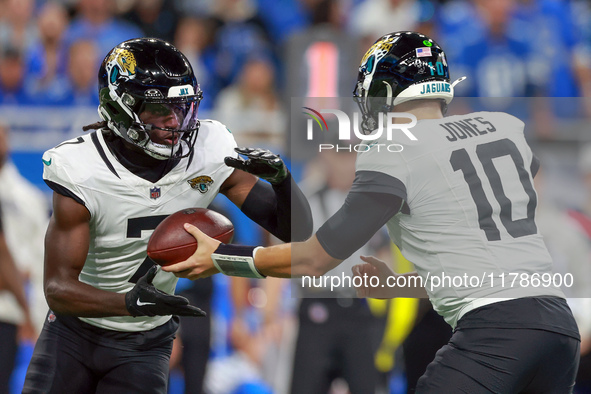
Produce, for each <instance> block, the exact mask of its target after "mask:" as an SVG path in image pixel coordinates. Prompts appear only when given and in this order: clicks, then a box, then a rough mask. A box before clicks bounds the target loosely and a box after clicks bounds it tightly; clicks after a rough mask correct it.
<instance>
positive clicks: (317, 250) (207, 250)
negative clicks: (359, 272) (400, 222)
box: [162, 223, 342, 280]
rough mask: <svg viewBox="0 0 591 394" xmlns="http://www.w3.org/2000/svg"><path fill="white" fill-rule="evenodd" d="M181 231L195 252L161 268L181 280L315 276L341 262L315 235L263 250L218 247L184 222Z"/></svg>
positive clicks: (224, 245) (215, 242)
mask: <svg viewBox="0 0 591 394" xmlns="http://www.w3.org/2000/svg"><path fill="white" fill-rule="evenodd" d="M185 229H186V230H187V231H188V232H189V233H190V234H191V235H193V236H194V237H195V239H196V240H197V245H198V247H197V250H196V251H195V253H194V254H193V255H192V256H191V257H189V258H188V259H187V260H185V261H182V262H180V263H177V264H172V265H168V266H165V267H162V270H163V271H167V272H173V273H174V274H175V275H176V276H178V277H182V278H189V279H192V280H194V279H199V278H205V277H208V276H211V275H213V274H216V273H218V272H222V273H224V274H226V275H230V276H243V277H249V278H264V277H266V276H273V277H278V278H289V277H295V276H302V275H313V276H317V275H322V274H324V273H326V272H327V271H328V270H330V269H332V268H334V267H336V266H337V265H338V264H339V263H340V262H341V261H342V260H339V259H336V258H333V257H331V256H330V255H329V254H328V253H326V251H325V250H324V249H323V248H322V246H321V245H320V243H319V242H318V239H317V238H316V236H312V237H311V238H309V239H308V240H306V241H304V242H295V243H288V244H281V245H274V246H270V247H265V248H263V247H254V246H241V245H226V244H222V243H221V242H220V241H218V240H215V239H213V238H211V237H209V236H207V235H206V234H205V233H203V232H202V231H201V230H199V229H198V228H197V227H195V226H193V225H191V224H188V223H187V224H185ZM214 261H215V263H214Z"/></svg>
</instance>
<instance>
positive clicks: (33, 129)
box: [0, 0, 591, 392]
mask: <svg viewBox="0 0 591 394" xmlns="http://www.w3.org/2000/svg"><path fill="white" fill-rule="evenodd" d="M397 30H416V31H420V32H424V33H426V34H428V35H430V36H432V37H433V38H434V39H435V40H437V41H438V42H439V43H440V44H441V45H442V46H443V48H444V49H445V50H446V52H447V55H448V61H449V63H450V68H451V73H452V75H451V76H452V80H453V79H455V78H457V77H460V76H462V75H467V76H468V79H467V80H466V81H465V82H463V83H462V84H460V85H458V88H457V91H456V93H457V96H461V97H469V98H470V99H468V100H467V101H463V102H462V101H459V103H458V104H456V109H455V111H458V112H461V110H464V109H467V110H470V109H474V108H475V107H476V108H478V107H486V108H494V109H495V110H502V111H508V112H511V113H514V114H516V115H519V116H520V117H521V118H522V119H523V120H524V121H525V122H526V124H527V125H528V126H527V128H526V135H527V138H528V139H529V141H530V142H531V144H532V147H533V150H534V151H535V153H536V154H537V155H538V156H539V157H540V158H541V161H542V165H543V167H542V168H543V171H542V175H543V176H542V178H543V184H542V185H541V186H540V187H541V189H540V194H543V198H542V200H541V201H542V202H543V209H544V212H547V213H548V214H547V215H545V216H542V217H550V218H553V219H551V220H550V221H551V224H549V225H547V226H546V227H547V228H548V229H549V230H548V232H549V233H548V239H549V240H554V239H555V240H556V241H555V244H554V246H553V248H552V249H554V253H555V256H556V259H557V260H558V261H559V262H561V263H562V264H563V265H564V266H565V267H569V264H572V261H573V260H575V262H576V264H579V265H586V266H587V265H589V264H590V261H589V258H590V257H591V256H590V255H588V254H577V255H575V256H570V255H569V254H568V253H567V252H566V251H565V250H566V249H568V247H566V246H565V245H564V241H563V240H561V238H560V237H559V236H556V235H555V234H556V233H561V232H562V233H564V230H563V229H562V228H560V227H558V228H557V226H556V225H554V226H553V225H552V223H557V222H556V221H555V218H557V217H558V218H560V223H565V226H569V229H570V228H572V229H574V230H573V231H576V232H577V233H578V234H580V235H581V236H582V238H584V241H583V242H586V243H590V242H591V241H590V237H591V220H589V216H588V215H590V214H591V175H590V174H591V149H590V148H589V146H590V145H587V143H588V142H591V136H590V134H589V127H588V121H587V119H588V118H589V116H590V115H591V102H590V99H589V97H590V96H591V5H590V3H589V1H586V0H579V1H575V0H573V1H569V0H495V1H492V0H473V1H461V0H453V1H435V0H340V1H339V0H333V1H328V0H301V1H296V0H217V1H216V0H192V1H191V0H144V1H139V0H78V1H76V0H61V1H43V0H1V1H0V123H2V124H3V125H4V126H6V127H7V128H8V129H9V130H10V133H11V134H10V144H11V147H12V151H11V157H12V160H13V162H14V163H15V164H16V166H17V168H18V169H19V171H20V172H21V174H22V175H23V176H24V177H25V178H27V179H28V180H29V181H30V182H31V183H32V184H33V185H35V186H36V187H37V188H39V189H40V190H41V191H42V192H43V193H44V195H45V196H46V199H47V204H48V205H47V206H48V213H49V199H50V190H49V189H48V188H47V186H45V184H44V183H43V181H42V179H41V173H42V164H41V160H40V159H41V154H42V152H43V151H44V150H46V149H48V148H51V147H53V146H55V145H56V144H58V143H60V142H61V141H63V140H66V139H69V138H71V137H74V136H76V135H79V134H80V133H82V130H81V127H82V126H83V125H86V124H89V123H92V122H94V121H95V120H97V119H98V115H97V112H96V106H97V104H98V98H97V85H96V83H97V81H96V74H97V69H98V65H99V64H100V62H101V61H102V59H103V57H104V55H105V54H106V53H107V52H108V50H110V49H111V48H112V47H113V46H114V45H116V44H118V43H119V42H121V41H123V40H126V39H129V38H134V37H140V36H152V37H159V38H163V39H166V40H168V41H170V42H172V43H174V44H175V45H176V46H177V47H178V48H179V49H181V51H183V52H184V53H185V54H186V55H187V56H188V57H189V59H190V60H191V62H192V65H193V67H194V69H195V72H196V74H197V78H198V80H199V82H200V84H201V87H202V89H203V91H204V100H203V102H202V104H201V107H200V117H201V118H214V119H217V120H219V121H221V122H222V123H225V124H226V125H227V126H228V127H229V129H230V130H232V132H233V133H234V135H235V137H236V139H237V141H238V143H239V145H243V146H262V147H267V148H270V149H272V150H274V151H276V152H278V153H281V154H282V156H284V157H286V158H287V159H289V157H290V156H291V155H290V146H289V118H290V116H291V114H290V113H289V108H290V98H291V97H347V96H350V94H351V92H352V90H353V85H354V81H355V78H356V66H357V64H358V62H359V59H361V56H362V55H363V53H364V51H365V49H367V48H368V47H369V45H371V43H372V42H373V41H375V39H376V38H378V37H379V36H381V35H383V34H385V33H388V32H391V31H397ZM487 97H497V98H499V99H494V100H487V99H486V98H487ZM290 165H291V167H292V171H293V172H294V174H295V176H296V177H297V178H298V179H300V180H302V181H303V182H304V184H306V182H307V181H308V177H309V175H310V173H313V172H314V171H313V170H314V169H312V170H311V169H310V166H307V165H306V163H305V162H298V161H293V162H292V163H291V164H290ZM0 187H2V186H1V185H0ZM217 203H218V207H219V209H221V210H223V211H225V212H226V213H227V214H228V215H229V216H230V217H231V218H232V219H233V221H234V222H235V224H236V227H237V237H236V241H237V242H242V243H247V244H251V243H257V242H273V240H272V239H270V238H269V237H268V236H267V235H266V234H263V233H261V232H259V231H258V230H256V229H255V228H254V227H252V223H250V222H249V221H248V220H245V219H243V218H242V217H241V216H240V214H239V213H238V212H236V210H235V209H232V207H231V206H230V205H229V204H227V203H226V202H225V201H224V200H223V199H218V201H217ZM540 209H542V205H541V208H540ZM569 231H570V230H569ZM31 247H41V245H32V246H31ZM586 247H587V249H589V246H588V245H587V246H586ZM587 249H583V248H582V249H581V250H587ZM28 269H29V270H30V271H33V274H34V275H38V274H39V272H40V270H42V262H40V261H36V262H32V263H30V265H29V267H28ZM567 269H568V268H567ZM34 275H32V276H34ZM215 284H216V293H215V294H216V297H215V299H214V302H215V313H214V328H215V329H214V337H213V343H212V357H213V359H217V360H224V359H227V358H228V357H230V355H232V354H233V353H235V352H234V347H233V346H232V344H231V343H230V339H229V338H230V337H231V335H230V334H229V330H230V324H229V323H228V322H229V321H230V320H231V319H232V317H231V316H232V311H233V309H234V308H235V307H236V306H235V305H232V304H233V303H232V302H231V297H230V296H229V291H228V288H229V287H230V285H231V284H230V281H229V279H228V278H225V277H222V276H219V278H218V277H216V278H215ZM190 285H191V284H187V283H186V282H181V286H190ZM29 290H30V293H31V294H34V293H38V292H39V289H38V287H37V288H36V287H35V286H34V285H31V286H30V289H29ZM244 292H245V293H244V294H247V295H248V297H247V298H246V299H247V300H248V302H247V303H246V304H245V305H242V306H241V308H243V309H244V310H245V311H246V312H245V313H247V318H246V321H247V324H248V326H249V327H250V328H249V332H250V334H249V337H248V338H249V340H250V341H253V342H256V343H257V346H259V347H260V349H258V350H257V352H258V353H257V354H268V353H269V352H277V353H280V354H281V357H280V358H281V359H282V360H283V362H279V363H278V364H277V365H282V367H279V368H277V367H276V368H271V367H270V366H269V361H268V360H267V361H266V362H265V361H264V359H265V356H261V359H260V360H259V361H260V362H259V363H258V364H257V363H250V364H248V365H251V366H254V367H253V368H252V371H250V372H249V373H250V375H249V376H251V377H252V379H251V380H252V381H258V382H259V385H258V386H257V385H256V384H255V385H254V386H257V387H258V389H255V388H251V390H262V391H260V392H265V391H264V390H268V391H273V392H282V390H285V384H286V383H285V382H286V381H288V380H289V371H288V369H289V361H287V362H285V360H289V359H290V357H291V353H290V350H289V349H285V347H282V346H280V345H281V341H282V340H277V332H275V334H273V335H268V333H267V332H266V331H265V333H262V330H261V327H262V326H265V325H266V324H267V323H268V322H269V321H273V322H280V323H279V324H277V325H278V326H281V330H282V331H281V330H280V331H281V332H283V334H282V335H287V334H285V332H290V330H293V327H294V319H295V317H294V313H293V311H294V308H295V307H294V304H296V303H297V300H296V299H294V298H292V297H290V295H289V291H288V288H287V287H286V286H285V285H284V284H283V282H281V281H278V282H277V283H275V282H273V284H271V285H264V286H260V285H259V284H257V283H248V284H247V285H246V286H245V290H244ZM275 301H279V302H275ZM407 307H408V306H405V307H404V308H407ZM399 308H401V309H402V307H399ZM409 308H412V306H411V307H409ZM390 309H395V308H390V305H389V304H388V305H387V304H379V305H374V310H375V311H377V312H376V313H378V314H379V313H383V314H387V313H392V312H388V311H390ZM380 310H381V311H382V312H380ZM402 310H403V309H402ZM393 313H395V312H393ZM581 315H585V313H582V314H581ZM39 320H40V321H42V320H43V316H41V317H40V319H39ZM401 321H402V320H401V318H400V317H399V320H398V322H401ZM398 324H399V325H398V326H396V325H394V326H395V327H394V326H392V325H389V327H390V329H391V330H393V331H396V333H394V334H392V335H390V337H392V336H394V338H390V342H391V343H390V345H391V346H389V347H388V349H387V351H386V353H387V354H386V355H385V356H384V354H382V355H381V356H382V359H380V358H379V357H378V360H377V363H378V364H379V365H378V366H379V367H380V368H381V370H382V371H383V372H384V382H386V383H384V384H383V387H387V389H388V390H389V391H390V392H403V391H402V390H404V388H403V387H404V372H403V366H401V365H400V362H395V360H396V359H397V357H398V356H396V354H397V353H396V348H397V347H398V344H399V343H400V341H401V340H402V339H403V336H404V334H403V333H404V332H406V330H408V324H412V321H411V322H406V323H398ZM579 324H580V325H581V329H582V334H583V336H584V337H585V338H586V337H587V335H588V334H589V330H590V327H589V326H590V325H589V323H588V322H586V320H585V317H584V316H583V317H581V316H580V317H579ZM400 326H402V328H401V327H400ZM405 327H406V328H405ZM269 338H274V339H269ZM282 338H284V337H282ZM384 338H388V333H386V335H385V337H384ZM234 339H235V338H234ZM382 350H383V349H382ZM27 352H30V346H23V352H22V353H21V357H22V359H21V361H20V362H19V365H18V371H17V373H16V374H15V378H14V392H20V391H19V388H18V387H19V386H18V385H19V379H22V373H23V370H24V369H25V368H26V357H27ZM0 357H2V354H1V349H0ZM380 360H381V361H380ZM380 363H381V364H380ZM236 365H239V367H238V368H241V367H240V366H242V365H243V364H236ZM236 365H235V366H236ZM224 368H226V369H224ZM228 369H230V370H231V369H232V366H231V364H228V365H226V366H222V367H221V369H220V371H224V370H226V371H227V370H228ZM246 375H248V374H246ZM236 379H240V377H238V378H236ZM246 380H248V379H246ZM228 387H229V386H228ZM265 387H266V388H265ZM180 390H182V375H181V374H180V372H175V373H173V375H172V380H171V392H179V391H180ZM215 390H216V388H212V392H215ZM217 390H222V391H218V392H223V390H224V389H223V388H221V389H220V388H219V387H218V388H217ZM384 390H386V389H385V388H384ZM579 390H584V388H583V387H581V388H580V389H579ZM333 391H334V392H346V388H344V387H343V385H342V384H341V385H339V384H337V385H335V387H334V389H333ZM253 392H254V391H253ZM580 392H585V391H580Z"/></svg>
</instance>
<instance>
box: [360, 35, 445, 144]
mask: <svg viewBox="0 0 591 394" xmlns="http://www.w3.org/2000/svg"><path fill="white" fill-rule="evenodd" d="M353 97H354V99H355V101H356V102H357V104H358V105H359V109H360V111H361V114H362V121H361V128H362V130H363V132H364V133H366V134H368V133H371V132H372V131H373V130H375V128H376V126H377V125H378V121H379V117H380V116H381V114H382V113H387V112H391V111H392V108H393V107H394V106H396V105H398V104H402V103H404V102H406V101H410V100H417V99H441V100H443V101H444V102H445V104H448V103H449V102H451V100H452V98H453V85H452V84H450V79H449V68H448V65H447V59H446V57H445V53H444V52H443V50H442V49H441V47H440V46H439V45H438V44H437V43H436V42H435V41H433V40H432V39H431V38H429V37H427V36H425V35H423V34H420V33H415V32H396V33H390V34H386V35H385V36H382V37H380V38H379V39H378V40H377V41H376V42H375V43H374V44H373V45H372V46H371V47H370V48H369V50H368V51H367V52H366V53H365V55H364V56H363V58H362V60H361V65H360V66H359V74H358V76H357V83H356V85H355V89H354V91H353Z"/></svg>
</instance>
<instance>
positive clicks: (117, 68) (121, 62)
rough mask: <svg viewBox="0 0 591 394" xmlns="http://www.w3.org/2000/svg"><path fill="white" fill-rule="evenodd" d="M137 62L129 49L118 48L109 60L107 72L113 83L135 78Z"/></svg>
mask: <svg viewBox="0 0 591 394" xmlns="http://www.w3.org/2000/svg"><path fill="white" fill-rule="evenodd" d="M136 66H137V62H136V60H135V56H134V55H133V53H131V52H130V51H128V50H127V49H121V48H116V49H114V50H113V52H112V53H111V55H109V58H108V59H107V66H106V68H107V72H108V73H109V79H110V81H111V83H117V80H118V79H120V78H121V77H126V78H130V77H134V76H135V68H136Z"/></svg>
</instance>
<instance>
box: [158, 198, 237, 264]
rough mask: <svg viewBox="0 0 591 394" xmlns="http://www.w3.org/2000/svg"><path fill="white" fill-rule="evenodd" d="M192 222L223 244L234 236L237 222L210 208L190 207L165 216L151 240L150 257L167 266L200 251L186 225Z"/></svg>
mask: <svg viewBox="0 0 591 394" xmlns="http://www.w3.org/2000/svg"><path fill="white" fill-rule="evenodd" d="M185 223H191V224H192V225H194V226H195V227H197V228H199V229H200V230H201V231H203V232H204V233H205V234H207V235H209V236H210V237H212V238H215V239H217V240H218V241H221V242H223V243H229V242H231V241H232V237H233V236H234V225H232V222H231V221H230V220H229V219H228V218H226V217H225V216H224V215H222V214H221V213H218V212H216V211H212V210H211V209H206V208H187V209H183V210H182V211H178V212H175V213H173V214H172V215H170V216H169V217H167V218H166V219H164V220H163V221H162V222H161V223H160V224H159V225H158V227H156V229H155V230H154V232H153V233H152V236H151V237H150V240H149V241H148V257H150V259H152V261H154V262H155V263H156V264H159V265H161V266H166V265H170V264H175V263H178V262H181V261H184V260H186V259H187V258H189V257H190V256H191V255H192V254H193V253H195V250H197V241H196V240H195V238H194V237H193V236H192V235H191V234H189V233H188V232H187V231H186V230H185V228H184V227H183V225H184V224H185Z"/></svg>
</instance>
